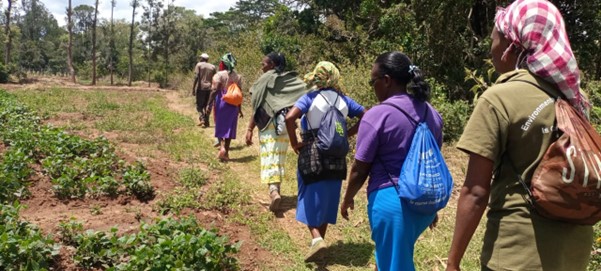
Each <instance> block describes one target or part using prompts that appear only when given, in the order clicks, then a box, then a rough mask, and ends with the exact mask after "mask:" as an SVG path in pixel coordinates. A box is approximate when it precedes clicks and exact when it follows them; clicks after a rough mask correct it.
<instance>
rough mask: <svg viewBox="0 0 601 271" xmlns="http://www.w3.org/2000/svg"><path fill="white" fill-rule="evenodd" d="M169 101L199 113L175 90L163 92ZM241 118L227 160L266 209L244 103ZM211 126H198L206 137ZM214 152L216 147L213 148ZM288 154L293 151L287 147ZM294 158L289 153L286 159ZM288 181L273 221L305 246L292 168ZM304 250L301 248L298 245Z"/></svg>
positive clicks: (182, 111) (264, 188) (178, 109)
mask: <svg viewBox="0 0 601 271" xmlns="http://www.w3.org/2000/svg"><path fill="white" fill-rule="evenodd" d="M165 95H166V97H167V100H168V101H169V108H170V109H171V110H173V111H176V112H178V113H180V114H183V115H185V116H189V117H191V118H194V119H195V120H197V118H198V115H197V112H196V108H195V106H194V100H193V98H192V97H181V94H180V93H178V92H175V91H172V92H167V93H165ZM243 110H244V111H243V112H244V118H242V119H240V120H239V121H238V131H237V138H236V139H235V140H232V143H231V148H232V151H230V160H231V161H230V162H228V167H229V168H230V169H231V170H232V171H233V172H234V173H235V175H236V176H238V178H239V180H241V181H242V185H243V188H244V190H245V191H248V192H249V193H250V195H251V198H252V204H254V205H256V206H258V207H260V208H262V209H263V210H264V211H265V212H269V210H268V206H269V200H270V199H269V195H268V188H267V185H262V184H261V183H260V180H259V176H260V161H259V144H258V142H259V139H258V134H257V129H255V131H254V134H253V145H251V146H246V143H245V135H246V127H248V120H249V116H250V110H249V107H248V106H246V107H243ZM213 128H214V127H213V126H211V127H209V128H205V129H203V128H199V129H200V130H201V131H202V132H203V133H204V134H205V135H206V136H207V137H209V138H213V137H214V134H213V133H214V129H213ZM214 152H215V155H216V154H217V150H216V149H215V150H214ZM289 153H290V154H293V152H292V151H290V150H289ZM290 158H294V157H290V155H289V156H288V159H290ZM286 176H287V182H286V183H283V184H282V198H283V200H282V204H281V207H282V208H281V211H280V212H277V213H275V214H274V217H275V222H276V225H277V226H278V227H279V228H280V229H283V230H285V231H286V232H287V233H288V236H290V237H291V239H292V240H293V241H294V243H295V245H296V247H299V248H304V247H308V245H309V241H310V235H309V231H308V230H307V229H306V228H305V227H304V225H302V224H301V223H299V222H297V221H296V219H295V215H296V194H297V191H296V186H297V184H296V175H295V172H286ZM300 250H301V252H304V249H300Z"/></svg>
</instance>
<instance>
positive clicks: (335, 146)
mask: <svg viewBox="0 0 601 271" xmlns="http://www.w3.org/2000/svg"><path fill="white" fill-rule="evenodd" d="M319 95H321V96H322V97H323V99H324V100H325V101H326V103H328V105H329V106H330V107H329V108H328V111H326V113H325V114H324V115H323V117H322V119H321V122H320V126H319V129H317V133H316V134H314V136H315V141H316V142H315V143H316V144H317V149H318V150H319V152H320V153H321V154H323V155H326V156H333V157H345V156H346V154H347V153H348V152H349V143H348V134H347V129H346V118H345V117H344V114H342V112H340V110H338V108H337V107H336V102H338V98H340V94H338V93H336V100H335V101H334V103H333V104H331V103H330V102H328V99H326V97H325V96H323V95H322V94H321V93H319ZM307 123H309V122H307ZM309 126H310V125H309ZM309 128H311V127H309Z"/></svg>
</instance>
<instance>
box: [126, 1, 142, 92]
mask: <svg viewBox="0 0 601 271" xmlns="http://www.w3.org/2000/svg"><path fill="white" fill-rule="evenodd" d="M139 4H140V3H139V2H138V0H132V1H131V7H132V12H131V26H130V28H129V47H128V48H127V53H128V55H129V69H128V79H127V81H128V82H127V85H128V86H131V80H132V74H133V66H134V57H133V48H134V26H135V23H136V8H137V7H138V5H139Z"/></svg>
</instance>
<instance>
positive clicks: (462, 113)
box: [428, 80, 473, 142]
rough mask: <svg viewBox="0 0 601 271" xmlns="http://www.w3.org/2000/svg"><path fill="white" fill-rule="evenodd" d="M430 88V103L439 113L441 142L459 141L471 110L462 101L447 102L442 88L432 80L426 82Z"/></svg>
mask: <svg viewBox="0 0 601 271" xmlns="http://www.w3.org/2000/svg"><path fill="white" fill-rule="evenodd" d="M428 81H429V83H430V87H431V88H432V98H431V100H430V103H431V104H432V106H434V108H436V110H437V111H438V112H439V113H440V115H441V117H442V121H443V123H444V126H443V141H444V142H453V141H456V140H458V139H459V137H460V136H461V134H462V133H463V128H464V127H465V124H466V122H467V120H468V119H469V117H470V115H471V113H472V110H473V108H472V107H471V106H470V105H469V104H468V103H467V102H466V101H463V100H457V101H454V102H451V101H449V100H447V97H446V94H445V92H444V88H443V86H442V85H440V84H438V83H436V82H435V81H434V80H428Z"/></svg>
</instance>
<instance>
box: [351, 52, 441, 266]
mask: <svg viewBox="0 0 601 271" xmlns="http://www.w3.org/2000/svg"><path fill="white" fill-rule="evenodd" d="M369 84H370V85H371V86H373V88H374V92H375V95H376V97H377V99H378V101H380V104H379V105H376V106H374V107H373V108H372V109H370V110H369V111H367V113H365V115H364V116H363V119H362V120H361V124H360V125H359V132H358V134H357V146H356V152H355V162H354V163H353V166H352V168H351V173H350V179H349V184H348V188H347V190H346V194H345V195H344V199H343V201H342V205H341V207H340V214H341V215H342V217H343V218H345V219H348V209H349V208H350V209H351V210H352V209H353V208H354V201H353V198H354V197H355V195H356V194H357V192H358V191H359V189H360V188H361V187H362V186H363V184H364V183H365V180H366V179H367V177H368V175H369V182H368V184H367V194H368V195H367V197H368V205H367V214H368V217H369V223H370V227H371V231H372V240H373V241H374V242H375V244H376V253H375V255H376V266H377V270H378V269H379V270H387V271H388V270H403V271H406V270H415V267H414V264H413V247H414V244H415V241H416V240H417V238H418V237H419V235H420V234H421V233H422V232H423V231H424V230H425V229H426V227H428V226H431V227H432V226H434V225H435V224H436V220H437V219H436V218H437V216H436V215H421V214H418V213H415V212H413V211H411V210H409V209H408V208H407V207H406V206H405V203H404V202H402V201H401V200H400V199H399V196H398V194H397V192H396V189H395V186H394V184H395V183H397V182H398V175H399V172H400V170H401V166H402V165H403V161H405V156H406V155H407V152H408V151H409V148H410V147H411V141H412V139H413V133H414V131H415V125H414V124H413V122H412V121H411V120H409V119H408V117H407V116H405V114H403V113H402V112H400V111H399V110H398V109H396V108H395V107H394V106H392V105H391V104H393V105H395V106H397V107H400V108H402V109H403V110H404V111H406V112H407V113H408V114H409V115H410V116H411V118H412V119H413V120H414V121H417V122H423V121H425V122H426V123H427V124H428V127H429V128H430V131H431V132H432V134H433V135H434V137H435V138H436V141H437V142H438V145H439V146H441V145H442V118H441V117H440V114H438V112H437V111H436V110H434V108H432V106H431V105H430V104H428V103H427V102H426V101H427V99H428V98H429V96H430V87H429V86H428V84H427V83H426V82H425V81H424V80H423V78H422V76H421V72H420V71H419V69H418V68H417V67H416V66H415V65H413V64H412V63H411V60H410V59H409V58H408V57H407V56H406V55H404V54H402V53H401V52H388V53H384V54H382V55H380V56H378V58H377V59H376V62H375V63H374V65H373V67H372V70H371V80H370V81H369ZM409 92H411V94H409ZM424 118H425V119H424Z"/></svg>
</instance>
